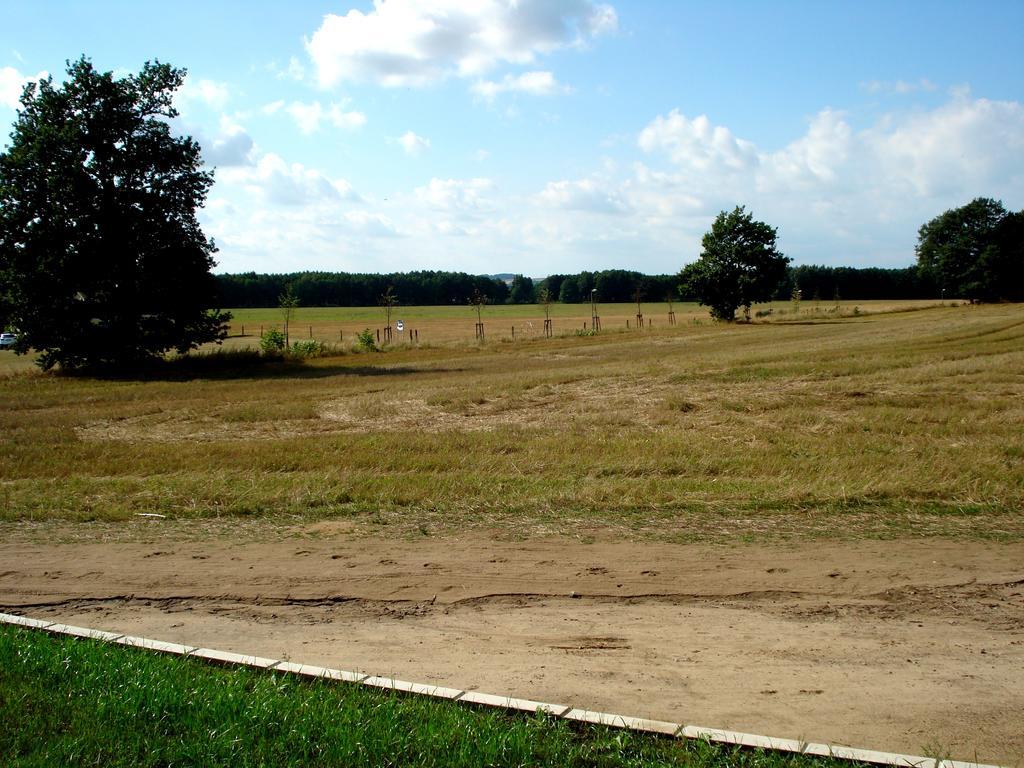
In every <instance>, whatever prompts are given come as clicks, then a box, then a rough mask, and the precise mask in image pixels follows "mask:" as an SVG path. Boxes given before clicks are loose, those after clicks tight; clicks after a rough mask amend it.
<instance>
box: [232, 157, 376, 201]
mask: <svg viewBox="0 0 1024 768" xmlns="http://www.w3.org/2000/svg"><path fill="white" fill-rule="evenodd" d="M220 177H221V178H222V179H223V180H224V181H225V182H227V183H228V184H229V185H233V186H236V187H240V188H242V189H244V190H246V191H247V192H248V193H250V194H254V195H257V196H259V197H260V198H261V199H262V200H263V201H264V202H268V203H273V204H276V205H285V206H297V205H307V204H311V203H318V202H321V201H327V202H330V203H338V202H342V201H348V202H360V201H361V198H360V196H359V195H358V194H356V192H355V190H354V189H353V188H352V185H351V184H349V183H348V182H347V181H345V180H344V179H330V178H328V177H327V176H326V175H324V174H322V173H320V172H319V171H317V170H315V169H312V168H307V167H305V166H304V165H302V164H301V163H287V162H285V160H284V159H283V158H281V157H280V156H278V155H275V154H273V153H267V154H265V155H262V156H261V157H260V158H259V159H258V160H257V161H256V163H255V165H253V166H252V167H248V168H228V169H225V170H224V171H223V172H222V173H221V174H220Z"/></svg>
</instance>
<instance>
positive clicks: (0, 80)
mask: <svg viewBox="0 0 1024 768" xmlns="http://www.w3.org/2000/svg"><path fill="white" fill-rule="evenodd" d="M48 75H49V73H48V72H46V71H45V70H44V71H42V72H37V73H36V74H34V75H23V74H22V73H21V72H19V71H18V70H16V69H15V68H14V67H0V106H4V107H9V108H10V109H20V108H21V92H22V90H24V88H25V84H26V83H28V82H30V81H31V82H39V81H40V80H42V79H43V78H45V77H47V76H48Z"/></svg>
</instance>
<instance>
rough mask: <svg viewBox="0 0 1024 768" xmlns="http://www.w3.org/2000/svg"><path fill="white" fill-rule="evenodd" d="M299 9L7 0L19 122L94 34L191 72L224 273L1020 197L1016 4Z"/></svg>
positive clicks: (408, 264)
mask: <svg viewBox="0 0 1024 768" xmlns="http://www.w3.org/2000/svg"><path fill="white" fill-rule="evenodd" d="M292 5H294V6H296V7H291V8H289V7H286V4H284V3H278V2H273V3H272V2H251V1H250V2H217V1H216V0H207V2H204V3H198V2H178V3H176V4H174V6H173V12H172V13H168V10H167V9H168V6H166V5H157V4H151V3H140V2H102V0H92V1H91V2H57V1H56V0H51V1H50V2H45V3H40V2H20V0H4V2H3V3H2V4H0V18H2V19H3V24H2V25H0V123H3V124H4V125H7V126H9V125H11V124H12V123H13V121H14V120H15V118H16V111H15V110H16V107H17V97H18V94H19V93H20V88H21V85H22V83H23V82H24V81H25V80H28V79H35V78H37V77H39V76H40V75H41V74H44V73H51V74H53V75H54V77H55V78H57V79H59V78H60V77H61V76H62V74H63V70H64V61H65V60H66V59H74V58H77V57H78V56H79V55H80V54H83V53H84V54H85V55H87V56H89V57H90V58H91V59H92V60H93V63H94V64H95V65H96V66H97V67H99V68H101V69H104V70H114V71H115V72H129V71H136V70H138V68H139V67H140V66H141V65H142V63H143V62H145V61H146V60H150V59H159V60H161V61H166V62H170V63H171V64H173V65H175V66H178V67H184V68H187V69H188V70H189V77H188V79H187V81H186V85H185V87H184V88H183V89H182V91H181V92H180V94H179V97H178V100H177V103H178V106H179V109H180V111H181V117H180V118H179V119H178V121H177V125H176V128H177V129H178V130H180V131H182V132H184V133H189V134H191V135H193V136H195V137H196V138H197V139H198V140H199V141H200V143H201V144H202V145H203V148H204V157H205V158H206V159H207V160H208V161H209V163H210V164H211V165H214V166H216V183H215V185H214V187H213V189H212V191H211V193H210V197H209V200H208V203H207V205H206V207H205V209H204V210H203V212H202V216H201V221H202V222H203V226H204V230H205V231H206V233H207V234H208V235H210V236H212V237H213V238H214V239H215V240H216V242H217V245H218V247H219V249H220V251H219V253H218V254H217V259H218V262H219V266H218V271H228V272H237V271H248V270H255V271H260V272H287V271H294V270H300V269H324V270H346V271H375V272H384V271H396V270H398V271H405V270H410V269H457V270H465V271H469V272H474V273H493V272H522V273H524V274H528V275H533V276H538V277H540V276H544V275H546V274H549V273H553V272H575V271H578V270H581V269H605V268H629V269H637V270H640V271H643V272H648V273H659V272H675V271H678V270H679V269H680V267H681V266H682V265H683V264H685V263H687V262H689V261H692V260H693V259H695V258H696V257H697V256H698V255H699V253H700V238H701V235H702V234H703V233H704V232H705V231H706V230H707V228H708V226H709V225H710V222H711V220H712V219H713V218H714V216H715V214H717V213H718V212H719V211H720V210H723V209H731V208H732V207H733V206H734V205H737V204H739V205H746V206H747V207H748V209H749V210H751V211H752V212H753V213H754V215H755V216H756V217H757V218H759V219H762V220H764V221H767V222H768V223H770V224H772V225H773V226H775V227H777V228H778V230H779V243H780V247H781V249H782V250H783V251H784V252H785V253H787V254H788V255H790V256H792V257H793V259H794V261H795V262H796V263H822V264H832V265H854V266H905V265H908V264H910V263H912V262H913V258H914V254H913V248H914V243H915V240H916V234H917V228H918V227H919V226H920V225H921V224H922V223H924V222H925V221H927V220H928V219H930V218H931V217H933V216H935V215H937V214H938V213H941V212H942V211H944V210H946V209H948V208H950V207H954V206H957V205H961V204H963V203H966V202H968V201H969V200H971V199H972V198H974V197H977V196H987V197H995V198H998V199H1002V200H1003V202H1004V203H1005V204H1006V205H1007V207H1009V208H1013V209H1020V208H1022V207H1024V103H1022V102H1024V93H1022V91H1024V44H1022V43H1021V37H1020V31H1021V30H1022V29H1024V3H1020V2H971V3H968V2H941V1H940V0H930V1H929V2H910V1H909V0H907V1H904V2H898V3H893V2H885V3H883V2H870V1H867V2H857V3H840V2H824V1H819V2H795V1H794V2H772V3H768V2H729V3H724V2H700V3H698V2H689V3H684V2H629V3H625V2H611V3H604V2H592V1H591V0H518V2H515V1H514V0H462V1H461V2H456V1H455V0H423V1H422V2H413V1H412V0H386V2H377V3H372V2H359V3H354V2H302V3H295V4H292ZM8 132H9V131H6V130H5V131H4V132H3V133H4V135H6V133H8Z"/></svg>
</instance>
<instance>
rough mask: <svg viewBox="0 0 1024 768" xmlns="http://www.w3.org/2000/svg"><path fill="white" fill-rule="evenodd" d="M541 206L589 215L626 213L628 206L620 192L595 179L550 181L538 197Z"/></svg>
mask: <svg viewBox="0 0 1024 768" xmlns="http://www.w3.org/2000/svg"><path fill="white" fill-rule="evenodd" d="M537 200H538V202H539V203H541V204H542V205H547V206H554V207H557V208H562V209H564V210H570V211H589V212H591V213H612V214H619V213H626V212H627V211H629V209H630V205H629V204H628V203H627V202H626V201H625V199H624V198H623V195H622V191H620V190H619V189H616V188H615V187H614V186H613V185H609V184H607V183H602V182H600V181H598V180H596V179H580V180H578V181H552V182H550V183H549V184H548V185H547V186H546V187H545V188H544V189H543V190H542V191H541V192H540V193H539V194H538V195H537Z"/></svg>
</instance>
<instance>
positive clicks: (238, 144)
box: [198, 116, 254, 168]
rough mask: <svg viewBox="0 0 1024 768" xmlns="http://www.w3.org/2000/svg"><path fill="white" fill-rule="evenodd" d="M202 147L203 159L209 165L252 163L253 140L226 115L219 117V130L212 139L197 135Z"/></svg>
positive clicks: (221, 165) (227, 165) (224, 165)
mask: <svg viewBox="0 0 1024 768" xmlns="http://www.w3.org/2000/svg"><path fill="white" fill-rule="evenodd" d="M198 140H199V143H200V145H201V146H202V147H203V161H204V162H205V163H206V164H207V165H210V166H216V167H218V168H225V167H229V166H236V165H252V163H253V160H252V153H253V148H254V144H253V140H252V137H251V136H250V135H249V134H248V132H246V130H245V128H243V127H242V126H241V125H239V124H238V123H236V122H235V121H233V120H232V119H231V118H229V117H227V116H223V117H221V119H220V131H219V132H218V134H217V135H216V136H214V137H213V138H212V139H206V138H203V137H199V139H198Z"/></svg>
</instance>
